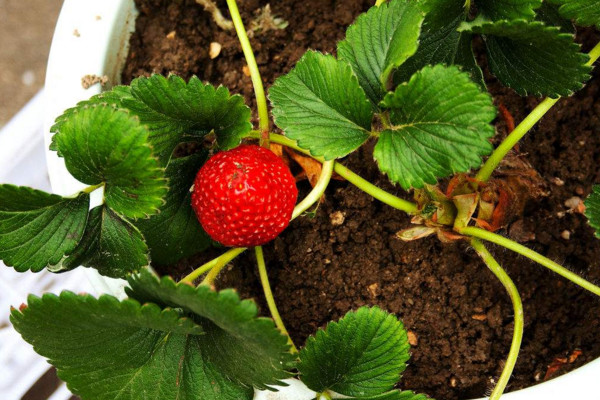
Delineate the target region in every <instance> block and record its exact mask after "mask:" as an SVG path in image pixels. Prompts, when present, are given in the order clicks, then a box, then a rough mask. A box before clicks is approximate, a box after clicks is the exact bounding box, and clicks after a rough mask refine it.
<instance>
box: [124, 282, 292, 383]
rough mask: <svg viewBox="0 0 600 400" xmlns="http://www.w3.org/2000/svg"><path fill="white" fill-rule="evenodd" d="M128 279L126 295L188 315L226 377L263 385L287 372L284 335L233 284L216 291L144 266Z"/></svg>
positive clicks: (204, 348) (204, 347)
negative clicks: (199, 328)
mask: <svg viewBox="0 0 600 400" xmlns="http://www.w3.org/2000/svg"><path fill="white" fill-rule="evenodd" d="M129 284H130V286H131V289H130V290H128V295H129V296H130V297H132V298H135V299H137V300H139V301H140V302H144V303H145V302H152V303H156V304H159V305H161V306H162V307H173V308H178V309H183V310H184V312H185V313H187V314H189V315H192V317H193V318H194V320H195V321H196V322H197V323H198V324H199V325H201V326H202V327H203V329H204V331H205V332H206V335H207V337H206V339H205V340H203V341H200V342H199V343H198V346H199V348H200V350H201V352H202V353H203V354H204V355H205V356H206V357H207V358H208V359H210V360H211V363H212V365H213V366H214V367H215V368H216V369H217V370H219V371H221V372H222V373H224V374H225V375H226V376H227V377H228V378H229V379H230V380H232V381H234V382H236V383H238V384H240V385H243V386H254V387H256V388H259V389H265V388H266V385H276V384H280V383H281V382H280V379H285V378H289V377H290V374H289V373H288V372H286V369H290V368H293V366H294V364H295V363H294V357H293V356H292V355H291V353H290V352H289V350H290V347H289V345H288V343H287V337H286V336H284V335H282V334H281V333H280V332H279V331H278V330H277V328H276V327H275V324H274V323H273V321H272V320H271V319H267V318H257V316H256V315H257V313H258V310H257V307H256V304H255V303H254V302H253V301H251V300H244V301H241V300H240V298H239V296H238V295H237V293H236V292H235V291H233V290H231V289H228V290H223V291H221V292H215V291H214V290H212V289H211V288H210V287H208V286H205V285H201V286H199V287H197V288H194V287H192V286H190V285H187V284H176V283H175V282H173V280H172V279H171V278H168V277H164V278H162V279H161V280H160V281H159V280H158V279H157V278H155V277H154V276H153V275H152V274H150V273H149V272H147V271H142V273H141V274H139V275H137V276H133V277H130V278H129Z"/></svg>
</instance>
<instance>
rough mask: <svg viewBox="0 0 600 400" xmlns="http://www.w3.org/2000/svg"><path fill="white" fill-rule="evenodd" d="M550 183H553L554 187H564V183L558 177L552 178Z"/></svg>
mask: <svg viewBox="0 0 600 400" xmlns="http://www.w3.org/2000/svg"><path fill="white" fill-rule="evenodd" d="M552 183H554V184H555V185H556V186H564V185H565V181H563V180H562V179H560V178H559V177H558V176H555V177H554V178H552Z"/></svg>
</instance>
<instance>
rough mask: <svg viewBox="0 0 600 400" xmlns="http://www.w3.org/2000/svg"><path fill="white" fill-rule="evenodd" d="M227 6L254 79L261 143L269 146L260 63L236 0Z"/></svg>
mask: <svg viewBox="0 0 600 400" xmlns="http://www.w3.org/2000/svg"><path fill="white" fill-rule="evenodd" d="M227 6H228V7H229V13H230V14H231V20H232V21H233V26H234V27H235V31H236V33H237V36H238V39H239V41H240V45H241V46H242V51H243V52H244V57H245V58H246V63H247V64H248V70H249V71H250V79H252V86H254V95H255V97H256V107H257V109H258V127H259V129H260V132H261V136H260V145H261V146H263V147H266V148H269V110H268V108H267V96H265V89H264V87H263V83H262V78H261V76H260V71H259V70H258V64H256V58H255V57H254V52H253V51H252V45H251V44H250V39H248V34H247V33H246V28H245V27H244V22H243V21H242V16H241V15H240V10H239V9H238V6H237V3H236V2H235V0H227Z"/></svg>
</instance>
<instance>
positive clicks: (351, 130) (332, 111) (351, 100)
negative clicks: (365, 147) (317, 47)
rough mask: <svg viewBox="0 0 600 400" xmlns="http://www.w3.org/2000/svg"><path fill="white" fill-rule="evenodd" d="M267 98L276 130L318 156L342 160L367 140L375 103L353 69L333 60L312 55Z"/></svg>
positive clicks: (306, 55) (301, 62)
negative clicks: (361, 85) (270, 104)
mask: <svg viewBox="0 0 600 400" xmlns="http://www.w3.org/2000/svg"><path fill="white" fill-rule="evenodd" d="M269 97H270V99H271V102H272V103H273V116H274V118H275V122H276V123H277V125H278V126H279V127H280V128H281V129H282V130H283V131H285V134H286V136H288V137H289V138H291V139H294V140H297V141H298V145H299V146H300V147H302V148H304V149H309V150H310V152H311V154H312V155H314V156H323V157H324V158H325V159H326V160H332V159H335V158H340V157H343V156H345V155H347V154H348V153H350V152H352V151H354V150H356V149H357V148H358V147H360V145H361V144H363V143H364V142H365V141H366V140H367V139H368V138H369V131H370V129H371V121H372V119H373V112H372V110H371V104H370V103H369V100H367V96H366V95H365V92H364V91H363V89H362V88H361V87H360V85H359V84H358V79H357V77H356V75H354V73H353V72H352V68H351V67H350V65H348V64H346V63H345V62H342V61H338V60H336V59H335V58H334V57H333V56H330V55H323V54H321V53H317V52H314V51H308V52H307V53H306V54H305V55H304V56H303V57H302V58H301V59H300V61H298V63H297V64H296V67H295V68H294V69H293V70H292V71H291V72H290V73H289V74H287V75H285V76H282V77H280V78H278V79H277V80H276V81H275V84H274V85H273V86H271V89H270V92H269Z"/></svg>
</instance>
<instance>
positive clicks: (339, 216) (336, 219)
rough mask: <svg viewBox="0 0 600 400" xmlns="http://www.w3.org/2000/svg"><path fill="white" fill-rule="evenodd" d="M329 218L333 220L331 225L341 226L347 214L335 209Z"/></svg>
mask: <svg viewBox="0 0 600 400" xmlns="http://www.w3.org/2000/svg"><path fill="white" fill-rule="evenodd" d="M329 219H330V220H331V225H333V226H340V225H342V224H343V223H344V221H345V220H346V216H345V215H344V213H343V212H341V211H335V212H332V213H331V214H329Z"/></svg>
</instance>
